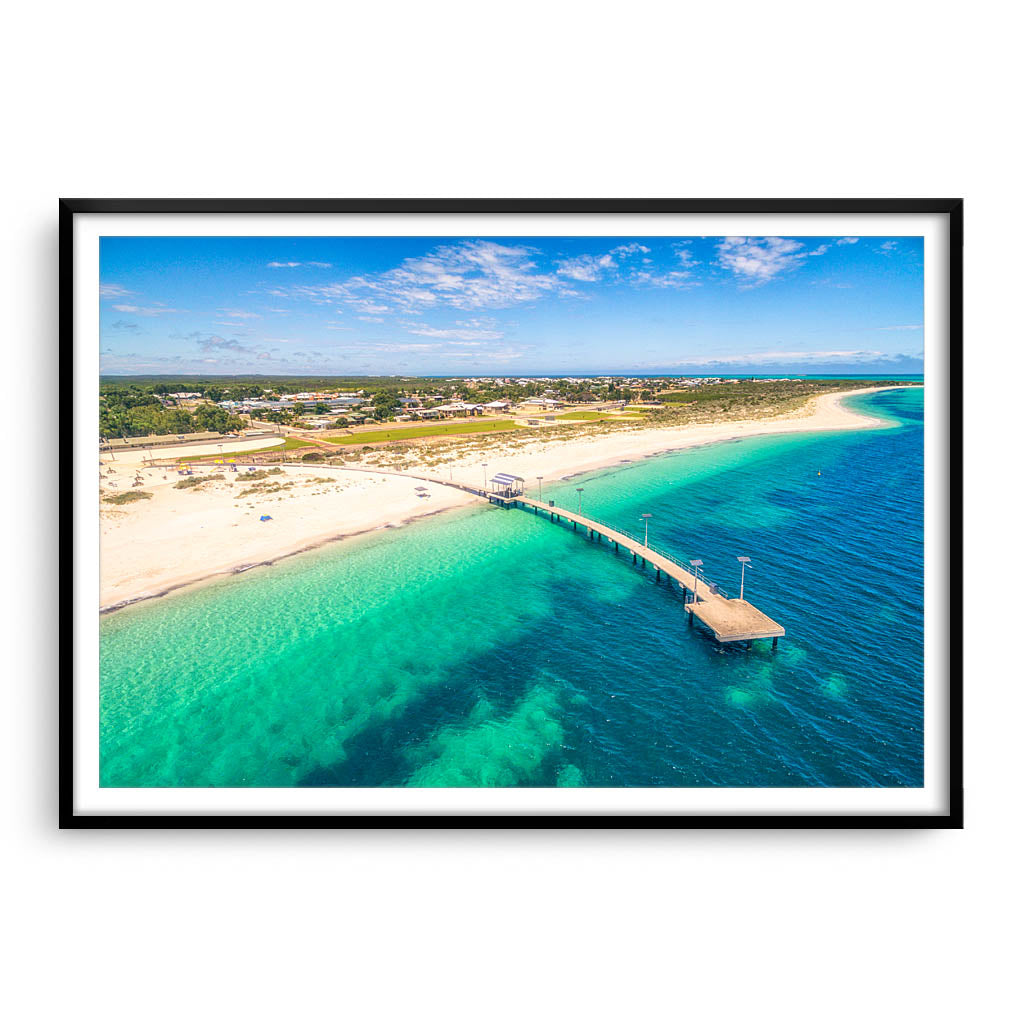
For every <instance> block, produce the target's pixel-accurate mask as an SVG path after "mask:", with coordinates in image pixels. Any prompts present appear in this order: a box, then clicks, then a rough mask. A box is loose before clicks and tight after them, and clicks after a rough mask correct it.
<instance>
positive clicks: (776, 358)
mask: <svg viewBox="0 0 1024 1024" xmlns="http://www.w3.org/2000/svg"><path fill="white" fill-rule="evenodd" d="M898 358H902V356H893V355H891V354H889V353H885V352H878V351H871V350H866V349H826V350H819V351H815V352H752V353H745V354H738V355H714V356H692V357H689V358H687V359H680V360H678V361H677V362H675V363H673V364H670V365H673V366H704V365H714V364H719V363H721V364H723V365H741V364H751V365H758V364H764V363H780V362H784V363H794V362H795V363H833V362H837V361H843V362H852V363H866V362H874V361H876V360H893V359H898Z"/></svg>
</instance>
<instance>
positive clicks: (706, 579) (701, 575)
mask: <svg viewBox="0 0 1024 1024" xmlns="http://www.w3.org/2000/svg"><path fill="white" fill-rule="evenodd" d="M523 497H527V496H526V495H523ZM513 500H514V499H513ZM531 500H536V499H531ZM544 507H545V506H543V505H541V506H539V508H541V509H543V508H544ZM546 507H547V508H548V509H552V510H553V508H556V507H557V506H552V505H548V506H546ZM565 511H567V512H571V511H572V510H571V509H566V510H565ZM578 514H579V515H586V517H587V519H589V520H590V521H591V522H593V523H596V524H597V525H598V526H603V527H604V528H605V529H606V530H614V531H615V532H616V533H621V534H622V535H623V536H624V537H628V538H629V539H630V540H631V541H633V542H634V543H635V544H639V545H640V546H641V547H644V548H646V549H647V550H648V551H653V552H654V554H656V555H660V556H661V557H662V558H665V559H668V561H670V562H675V563H676V564H677V565H678V564H680V558H679V555H677V554H674V553H672V552H670V551H665V550H664V549H663V548H659V547H655V546H654V545H653V544H649V543H644V539H643V538H642V537H639V536H637V535H636V534H633V533H631V532H630V531H629V530H624V529H623V528H622V527H621V526H615V525H613V524H612V523H609V522H606V521H605V520H603V519H598V518H597V516H595V515H591V513H589V512H586V513H582V512H581V513H578ZM686 571H687V573H688V574H692V573H693V572H694V569H693V567H692V566H691V567H690V568H688V569H687V570H686ZM696 575H697V579H698V580H700V582H701V583H703V584H704V585H705V586H707V587H709V588H710V589H711V590H712V591H713V592H714V593H716V594H720V595H721V596H722V597H724V598H728V597H729V594H728V592H727V591H725V590H724V589H723V588H722V587H721V586H719V585H718V584H717V583H715V581H714V580H712V579H711V577H710V576H708V575H707V573H705V572H704V570H703V569H700V568H698V569H697V570H696Z"/></svg>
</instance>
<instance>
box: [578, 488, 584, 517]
mask: <svg viewBox="0 0 1024 1024" xmlns="http://www.w3.org/2000/svg"><path fill="white" fill-rule="evenodd" d="M576 493H577V494H578V495H579V504H578V506H577V514H578V515H583V488H582V487H577V488H576Z"/></svg>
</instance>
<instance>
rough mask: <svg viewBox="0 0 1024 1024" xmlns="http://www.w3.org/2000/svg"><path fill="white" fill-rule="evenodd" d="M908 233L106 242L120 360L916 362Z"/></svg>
mask: <svg viewBox="0 0 1024 1024" xmlns="http://www.w3.org/2000/svg"><path fill="white" fill-rule="evenodd" d="M923 298H924V295H923V247H922V241H921V239H920V238H918V237H899V238H894V237H860V238H853V237H847V238H832V237H813V238H810V237H783V238H777V237H772V238H764V237H739V238H720V237H715V238H665V237H654V238H633V237H628V238H620V237H614V238H599V237H571V238H552V237H540V238H534V237H529V238H526V237H512V238H509V237H502V238H491V237H487V238H479V237H466V238H426V237H415V238H406V237H403V238H313V237H303V238H284V237H274V238H242V237H220V238H214V237H203V238H156V237H105V238H102V239H101V241H100V350H101V355H100V369H101V372H103V373H112V374H119V373H123V374H127V373H147V374H150V373H151V374H158V373H161V374H179V373H180V374H184V373H203V374H233V373H235V374H237V373H268V374H273V373H285V374H305V373H310V374H330V373H338V374H391V373H394V374H410V375H411V374H427V375H429V374H452V375H455V374H461V375H467V376H468V375H494V374H531V373H532V374H542V373H565V374H573V373H580V374H585V373H602V372H609V373H626V372H636V373H666V372H667V373H690V372H705V373H718V372H727V371H730V370H731V371H732V372H735V373H756V372H775V373H778V372H815V371H820V372H864V373H871V372H883V373H884V372H890V371H891V372H893V373H896V372H901V373H913V372H921V357H922V354H923V353H922V349H923V328H922V322H923Z"/></svg>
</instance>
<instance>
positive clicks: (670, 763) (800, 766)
mask: <svg viewBox="0 0 1024 1024" xmlns="http://www.w3.org/2000/svg"><path fill="white" fill-rule="evenodd" d="M851 404H852V405H854V406H855V407H858V408H863V409H864V410H865V411H870V412H872V413H873V414H875V415H881V416H884V417H885V418H886V419H888V420H890V421H891V422H892V423H893V424H894V425H893V426H892V427H890V428H887V429H884V430H875V431H857V432H852V433H836V434H814V435H809V434H808V435H802V436H790V437H777V438H770V437H769V438H755V439H750V440H744V441H737V442H731V443H724V444H715V445H709V446H706V447H704V448H697V449H690V450H688V451H685V452H680V453H678V454H669V455H663V456H659V457H657V458H652V459H645V460H642V461H640V462H636V463H630V464H627V465H621V466H618V467H616V468H614V469H611V470H606V471H603V472H600V473H596V474H590V475H587V476H582V477H579V478H576V479H572V480H565V481H554V482H545V487H544V492H545V493H544V497H545V499H547V498H549V497H550V498H554V499H556V501H558V503H559V504H565V505H568V506H570V507H575V506H576V503H577V494H576V490H575V488H576V487H577V486H583V487H584V488H585V490H584V493H583V506H584V510H585V511H586V512H588V513H589V514H591V515H593V516H596V517H598V518H600V519H602V520H605V521H607V522H610V523H612V524H614V525H616V526H619V527H620V528H622V529H624V530H626V531H628V532H637V533H639V532H640V530H641V529H642V527H641V525H640V522H639V516H640V514H641V513H642V512H650V513H651V514H652V517H653V518H652V519H651V543H652V545H655V546H657V547H659V548H661V549H662V550H664V551H667V552H669V553H671V554H673V555H674V556H676V557H677V558H680V559H688V558H695V557H699V558H703V559H704V562H705V566H704V568H705V570H706V571H707V573H708V575H709V576H710V577H711V578H712V579H714V580H716V581H717V582H719V583H720V584H721V585H722V586H723V587H724V588H725V589H726V590H727V591H728V592H729V593H730V596H735V595H736V593H737V592H738V589H739V572H738V569H739V566H738V563H737V562H736V556H737V555H749V556H750V557H751V558H752V559H753V561H752V563H751V567H750V568H749V569H748V572H747V578H746V594H745V596H746V597H747V598H748V599H749V600H751V601H752V602H753V603H754V604H756V605H757V606H758V607H760V608H761V609H762V610H763V611H765V612H766V613H767V614H769V615H771V616H772V617H773V618H775V619H777V620H778V621H780V622H781V623H782V624H783V625H784V626H785V627H786V630H787V635H786V637H785V638H784V639H783V640H781V641H780V643H779V647H778V650H777V651H775V652H772V650H771V647H770V644H769V642H767V641H765V642H757V643H755V644H754V646H753V648H752V649H751V650H749V651H748V650H745V649H742V648H740V647H737V646H727V647H723V646H721V645H719V644H717V643H716V642H715V641H714V639H713V637H710V636H709V635H708V634H707V633H706V632H705V631H704V630H703V629H702V628H700V627H699V626H695V627H692V628H690V627H688V625H687V617H686V615H685V614H684V612H683V604H682V600H681V597H680V594H679V591H678V590H675V591H674V590H673V589H672V588H671V587H670V586H669V585H668V584H667V583H666V582H665V581H664V580H663V581H661V582H657V581H656V580H655V577H654V575H653V573H651V572H646V573H645V572H642V571H639V570H638V569H637V568H635V567H634V566H633V564H632V558H631V556H629V555H626V554H622V555H615V554H613V553H612V551H611V550H610V549H609V546H608V545H607V544H601V545H599V544H597V543H596V542H591V541H589V540H587V539H586V535H585V534H584V533H582V532H580V533H575V534H574V533H573V532H572V530H571V529H567V528H565V527H564V526H561V527H559V526H554V525H552V524H551V523H550V521H548V520H546V519H545V518H544V517H541V516H535V515H532V514H529V513H526V512H523V511H520V510H511V511H506V510H502V509H499V508H495V507H492V506H487V507H481V508H479V509H473V510H470V511H460V512H456V513H452V514H447V515H443V516H437V517H434V518H431V519H427V520H423V521H421V522H417V523H413V524H410V525H409V526H407V527H404V528H402V529H399V530H384V531H378V532H376V533H373V534H370V535H367V536H364V537H360V538H354V539H352V540H349V541H344V542H341V543H337V544H333V545H329V546H326V547H324V548H321V549H319V550H317V551H314V552H308V553H306V554H303V555H299V556H296V557H294V558H291V559H287V560H285V561H283V562H281V563H279V564H278V565H276V566H271V567H267V568H261V569H255V570H252V571H250V572H248V573H245V574H244V575H242V576H238V577H232V578H228V579H226V580H224V581H223V582H218V583H215V584H212V585H209V586H204V587H201V588H196V589H194V590H191V591H183V592H181V593H178V594H173V595H171V596H169V597H167V598H164V599H161V600H158V601H152V602H146V603H143V604H140V605H137V606H134V607H130V608H127V609H125V610H123V611H120V612H117V613H115V614H112V615H108V616H105V617H103V618H102V619H101V624H100V639H101V644H100V648H101V685H100V710H101V715H100V725H101V783H102V784H103V785H107V786H404V785H416V786H493V785H497V786H556V785H564V786H920V785H921V784H922V780H923V767H922V757H923V732H922V730H923V688H922V671H923V668H922V662H923V655H922V638H923V623H922V615H923V590H922V583H923V564H922V557H923V550H922V509H923V505H922V501H923V494H922V483H923V475H922V474H923V439H922V425H923V392H922V391H920V390H912V391H899V392H883V393H880V394H877V395H872V396H864V397H862V398H859V399H855V400H853V401H852V403H851ZM819 472H820V476H819V475H818V474H819Z"/></svg>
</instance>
